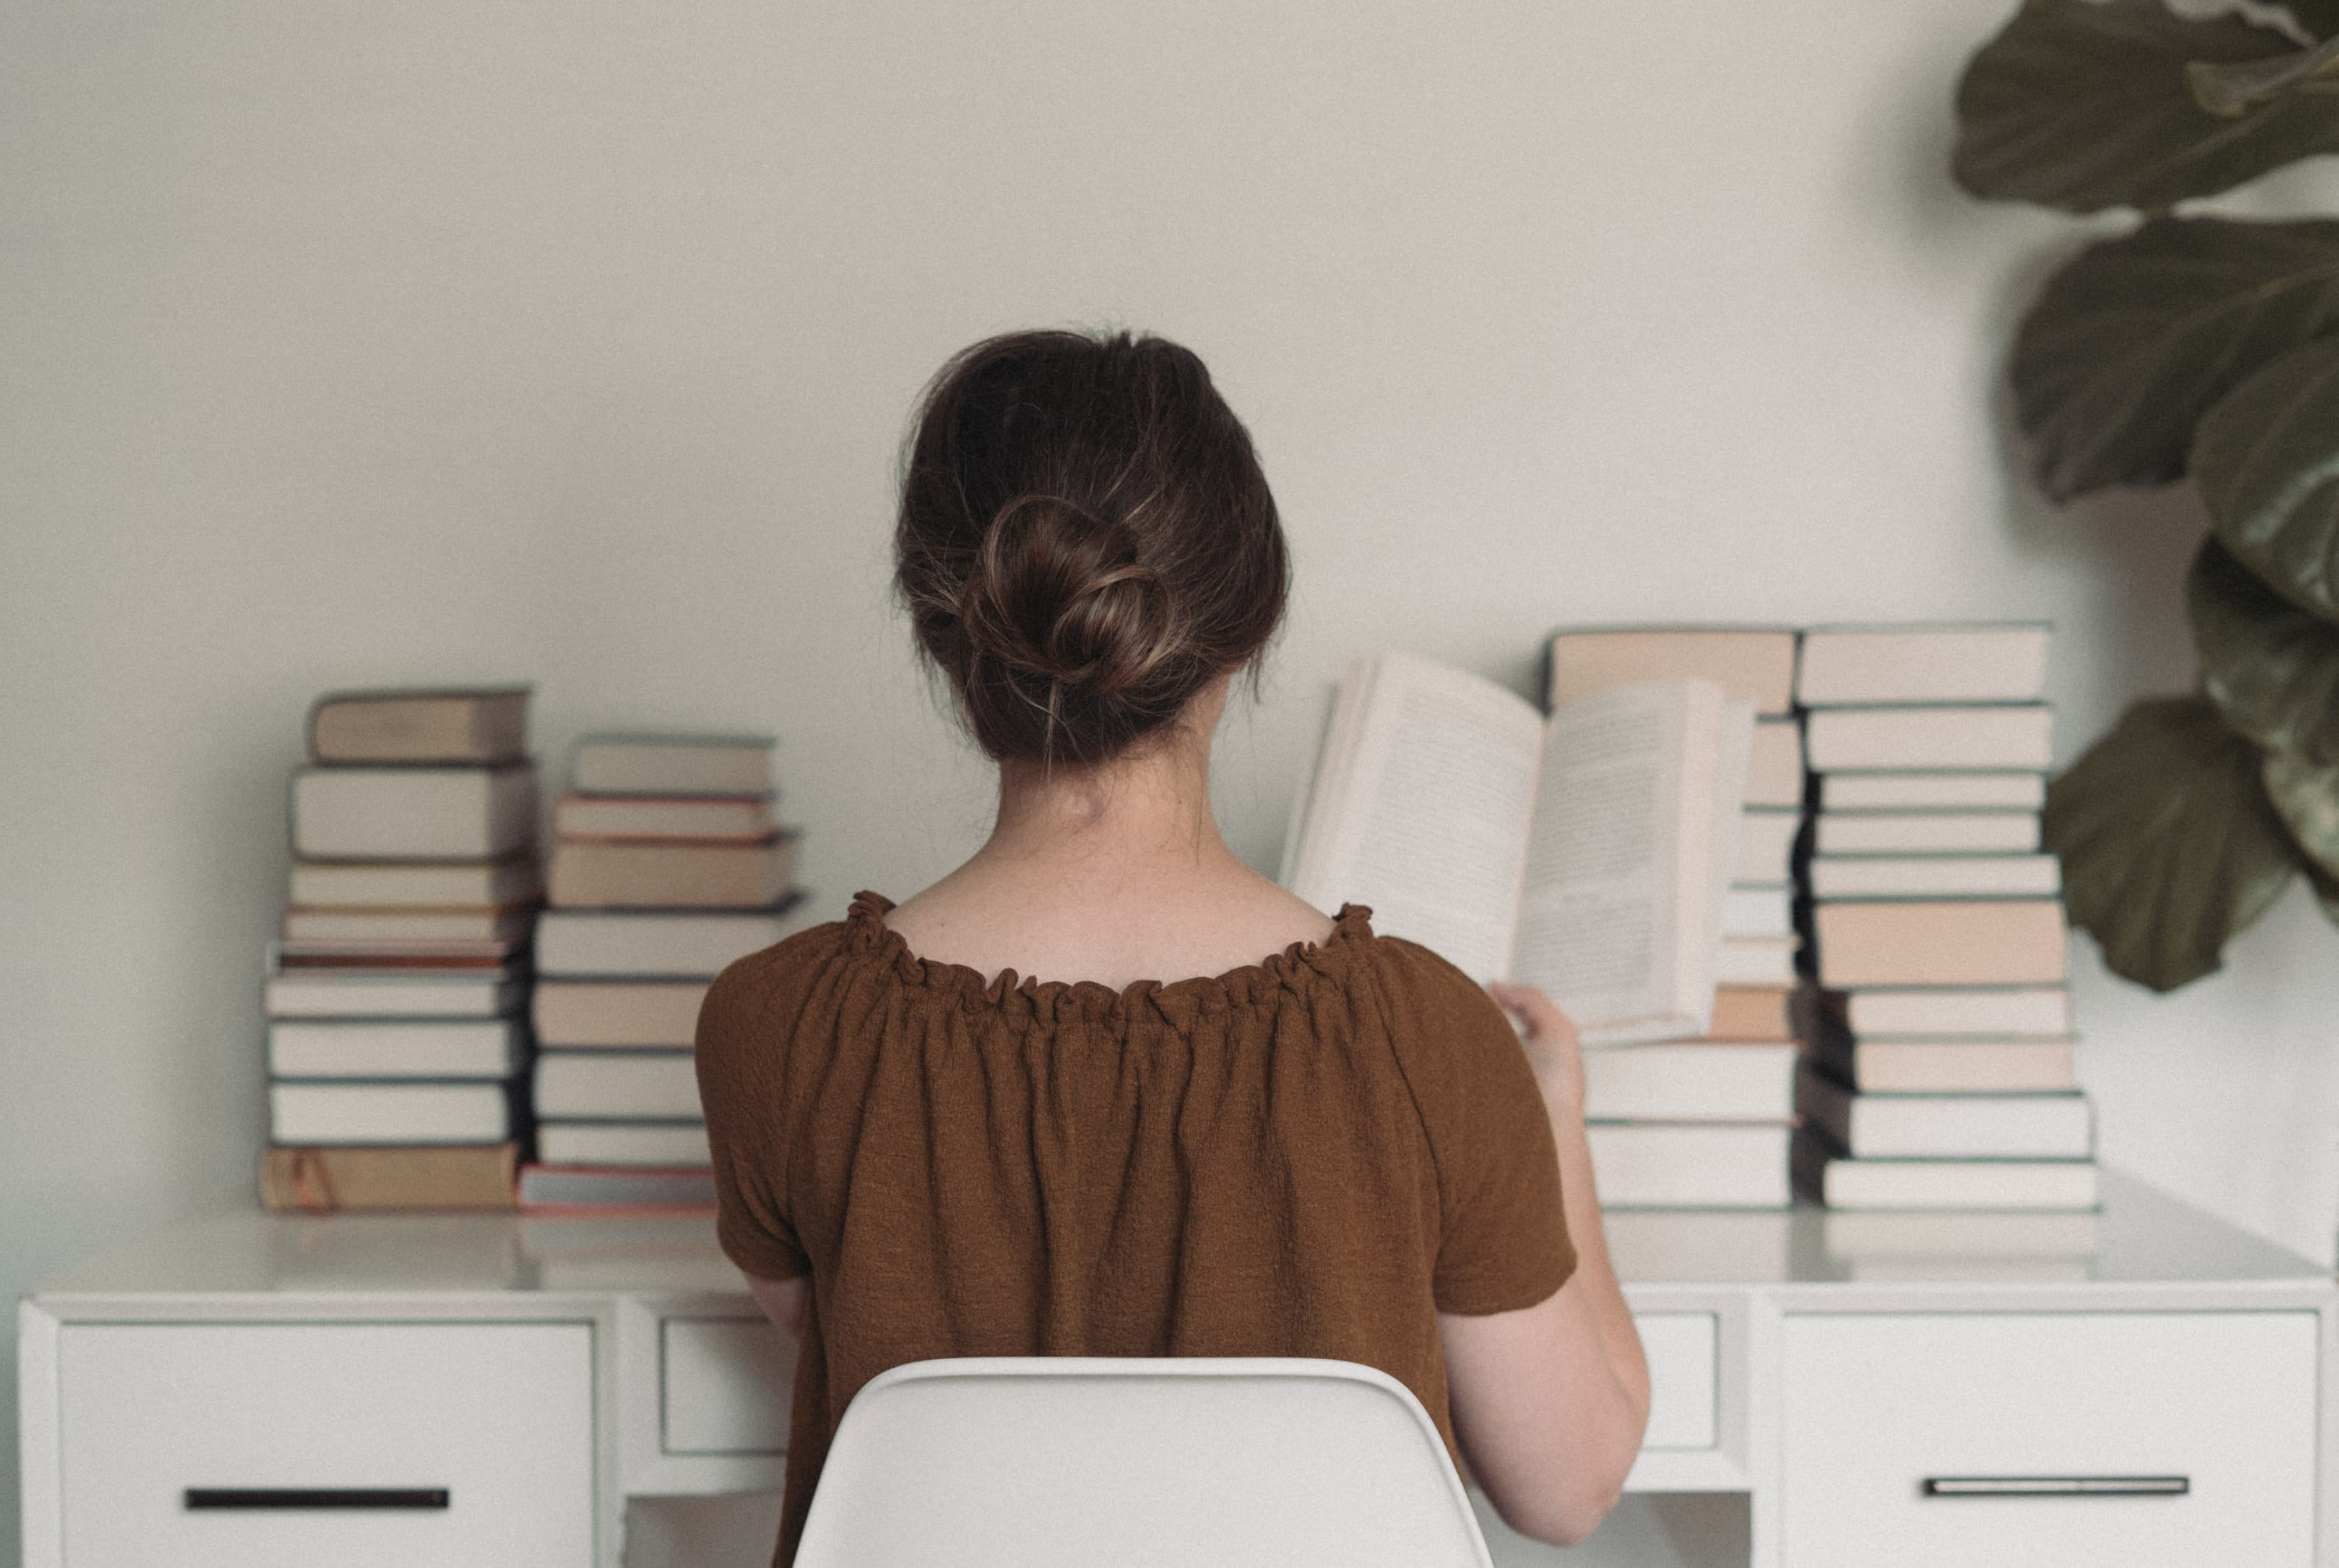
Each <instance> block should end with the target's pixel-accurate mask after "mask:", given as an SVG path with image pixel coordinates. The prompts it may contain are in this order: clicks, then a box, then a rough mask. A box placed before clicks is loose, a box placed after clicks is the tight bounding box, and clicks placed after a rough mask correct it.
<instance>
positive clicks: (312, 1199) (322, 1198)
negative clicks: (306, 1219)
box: [260, 1143, 519, 1214]
mask: <svg viewBox="0 0 2339 1568" xmlns="http://www.w3.org/2000/svg"><path fill="white" fill-rule="evenodd" d="M518 1166H519V1146H518V1145H517V1144H512V1143H498V1144H489V1145H485V1146H472V1147H461V1146H449V1147H425V1148H410V1149H407V1148H395V1147H384V1148H331V1149H317V1148H297V1147H286V1146H284V1145H281V1144H280V1145H276V1146H273V1147H271V1148H269V1149H262V1151H261V1155H260V1200H261V1202H262V1203H263V1204H265V1205H266V1206H267V1207H268V1208H272V1209H275V1210H277V1211H278V1212H279V1213H288V1214H332V1213H336V1212H338V1211H340V1210H343V1209H400V1208H501V1209H508V1208H513V1207H514V1206H515V1205H514V1202H513V1198H512V1192H513V1183H514V1181H515V1180H516V1178H517V1176H518Z"/></svg>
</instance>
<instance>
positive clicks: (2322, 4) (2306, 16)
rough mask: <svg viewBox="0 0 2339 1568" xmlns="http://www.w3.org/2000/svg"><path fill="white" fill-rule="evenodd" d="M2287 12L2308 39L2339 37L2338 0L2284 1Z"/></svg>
mask: <svg viewBox="0 0 2339 1568" xmlns="http://www.w3.org/2000/svg"><path fill="white" fill-rule="evenodd" d="M2283 9H2284V10H2285V11H2287V12H2289V13H2290V14H2291V16H2292V17H2293V18H2294V19H2295V21H2296V22H2297V23H2298V25H2299V26H2301V27H2303V28H2304V29H2305V31H2306V35H2307V36H2308V37H2310V38H2331V37H2339V0H2286V4H2285V5H2283Z"/></svg>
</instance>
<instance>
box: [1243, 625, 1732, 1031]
mask: <svg viewBox="0 0 2339 1568" xmlns="http://www.w3.org/2000/svg"><path fill="white" fill-rule="evenodd" d="M1753 716H1754V715H1753V711H1752V704H1750V703H1747V702H1744V701H1742V700H1733V699H1730V698H1726V697H1724V695H1722V688H1721V687H1720V686H1718V685H1715V684H1714V683H1712V682H1711V681H1705V680H1686V679H1685V680H1670V681H1655V682H1645V683H1642V684H1639V685H1623V686H1616V687H1613V688H1610V689H1608V690H1605V691H1603V692H1600V693H1599V694H1597V695H1593V696H1589V697H1585V698H1583V699H1581V700H1579V701H1577V702H1574V703H1570V704H1568V705H1566V706H1564V707H1563V708H1561V709H1559V710H1558V711H1557V712H1556V713H1554V714H1553V715H1551V716H1550V717H1549V718H1548V719H1546V718H1545V716H1544V715H1542V714H1540V713H1539V712H1537V711H1536V709H1535V706H1534V705H1532V704H1530V703H1528V702H1526V701H1525V700H1524V699H1523V698H1521V697H1519V696H1518V695H1516V694H1515V693H1513V692H1511V691H1509V690H1507V689H1505V688H1504V687H1502V686H1499V685H1495V683H1493V682H1492V681H1488V680H1484V679H1482V678H1480V677H1479V676H1474V675H1470V674H1467V673H1466V672H1464V671H1461V670H1457V669H1452V668H1449V667H1447V666H1443V665H1438V664H1434V663H1432V662H1430V661H1428V660H1426V659H1421V658H1416V657H1414V656H1410V655H1406V654H1399V653H1387V654H1382V655H1380V656H1377V657H1375V658H1369V659H1363V660H1359V661H1358V662H1357V664H1356V665H1354V666H1351V667H1350V669H1349V671H1348V675H1347V678H1346V679H1345V680H1344V681H1343V682H1342V683H1341V685H1340V691H1339V695H1338V697H1337V701H1336V702H1335V703H1334V705H1333V711H1332V717H1331V721H1330V724H1329V725H1328V726H1327V732H1326V735H1325V739H1324V745H1323V749H1322V752H1321V754H1320V755H1319V757H1318V763H1317V768H1316V774H1315V778H1314V780H1313V782H1312V784H1311V785H1310V787H1309V788H1308V790H1307V792H1306V793H1305V794H1304V796H1303V798H1302V799H1301V801H1299V802H1298V803H1296V804H1297V805H1298V819H1297V821H1296V822H1295V823H1294V826H1293V831H1292V833H1290V835H1289V838H1288V841H1287V844H1286V858H1285V865H1284V870H1283V876H1282V882H1283V883H1284V885H1285V886H1286V887H1288V888H1289V889H1291V890H1292V892H1296V893H1298V895H1299V896H1300V897H1301V898H1304V899H1306V900H1308V902H1311V903H1313V904H1315V905H1317V907H1318V908H1320V909H1327V910H1330V909H1337V907H1338V906H1339V905H1341V904H1342V903H1347V902H1354V903H1360V904H1367V905H1369V906H1370V907H1371V908H1372V910H1373V913H1374V926H1375V929H1376V930H1377V931H1379V932H1383V933H1384V934H1387V935H1391V936H1401V937H1406V938H1408V939H1410V940H1412V941H1415V942H1420V943H1421V944H1422V945H1424V946H1426V947H1428V948H1430V949H1432V950H1433V951H1435V952H1438V953H1440V954H1442V955H1443V956H1444V957H1445V958H1446V959H1447V960H1448V961H1449V962H1452V963H1454V964H1455V965H1456V967H1458V968H1460V969H1461V970H1462V971H1464V972H1466V973H1467V974H1469V975H1471V976H1472V977H1473V978H1475V979H1477V980H1480V981H1485V980H1490V979H1497V978H1505V977H1507V978H1510V979H1514V980H1517V981H1521V982H1523V983H1525V984H1530V985H1535V986H1540V987H1541V988H1543V989H1544V990H1545V991H1547V992H1548V993H1549V994H1550V995H1551V997H1552V998H1553V1000H1554V1001H1557V1002H1558V1003H1559V1005H1560V1006H1561V1007H1563V1008H1564V1009H1565V1010H1566V1011H1567V1012H1568V1014H1569V1016H1570V1017H1572V1018H1574V1020H1575V1021H1576V1024H1577V1026H1578V1027H1579V1028H1580V1029H1582V1031H1584V1038H1585V1039H1586V1040H1591V1041H1594V1042H1621V1041H1626V1040H1663V1039H1671V1038H1676V1037H1680V1036H1683V1035H1695V1034H1702V1033H1703V1032H1704V1031H1705V1029H1706V1026H1707V1023H1708V1021H1709V1019H1710V1017H1711V1015H1712V1007H1713V987H1714V965H1715V960H1716V955H1717V952H1718V948H1719V943H1720V940H1721V934H1722V896H1723V892H1724V889H1725V887H1726V886H1727V884H1728V883H1729V880H1730V870H1731V867H1732V863H1733V860H1734V854H1735V849H1736V845H1735V835H1736V833H1737V831H1738V819H1739V802H1740V800H1741V798H1742V796H1743V794H1744V792H1745V775H1746V762H1747V754H1748V750H1749V748H1750V746H1751V745H1752V732H1753Z"/></svg>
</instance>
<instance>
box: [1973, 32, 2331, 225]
mask: <svg viewBox="0 0 2339 1568" xmlns="http://www.w3.org/2000/svg"><path fill="white" fill-rule="evenodd" d="M2302 53H2303V51H2302V50H2301V49H2300V48H2299V46H2298V44H2295V42H2293V41H2292V40H2290V39H2289V38H2286V37H2285V36H2284V35H2282V34H2281V33H2280V32H2278V31H2276V30H2275V29H2274V28H2272V27H2264V26H2259V25H2255V24H2253V23H2250V22H2248V21H2246V20H2245V19H2243V18H2242V17H2241V16H2239V15H2231V14H2229V15H2221V16H2216V17H2213V18H2207V19H2196V18H2189V17H2183V16H2179V15H2176V13H2175V12H2172V11H2170V10H2169V9H2168V8H2167V6H2166V5H2164V4H2162V0H2025V4H2024V5H2023V7H2022V9H2021V10H2020V11H2018V12H2017V13H2016V14H2015V16H2014V19H2013V20H2012V21H2010V22H2008V24H2007V25H2006V26H2005V28H2004V29H2003V30H2002V31H2001V32H2000V33H1999V35H1998V36H1997V37H1995V38H1993V39H1991V40H1990V41H1989V43H1988V44H1984V45H1983V46H1982V48H1981V50H1980V52H1979V54H1976V55H1975V56H1974V57H1973V60H1972V62H1971V63H1970V64H1968V65H1967V67H1966V74H1965V76H1964V78H1963V79H1962V80H1961V81H1959V84H1958V126H1959V133H1958V144H1957V151H1956V153H1955V156H1954V158H1953V160H1952V167H1953V169H1954V171H1955V173H1956V174H1957V178H1958V182H1959V183H1960V184H1962V185H1963V186H1965V188H1966V189H1967V190H1969V191H1971V192H1973V193H1974V194H1976V195H1978V196H1989V197H1996V198H1999V199H2001V200H2007V201H2021V202H2038V203H2040V204H2041V205H2043V206H2048V207H2059V208H2061V209H2063V210H2064V211H2065V212H2100V211H2101V210H2102V209H2104V208H2106V207H2138V208H2143V209H2146V210H2147V211H2154V210H2159V209H2164V208H2166V207H2169V206H2172V205H2174V204H2175V203H2176V202H2181V201H2184V200H2186V198H2187V197H2192V196H2207V195H2212V194H2214V193H2215V192H2219V191H2225V190H2229V189H2231V188H2232V187H2234V186H2235V185H2238V184H2241V183H2242V182H2245V181H2247V180H2254V179H2255V178H2256V177H2257V176H2258V175H2260V174H2263V173H2265V172H2266V171H2267V170H2269V169H2276V168H2280V167H2281V166H2282V165H2283V164H2285V163H2292V162H2294V161H2295V160H2297V159H2300V158H2304V157H2308V156H2310V155H2312V154H2314V153H2328V152H2339V98H2333V97H2331V96H2328V95H2326V94H2322V93H2319V92H2315V91H2313V90H2312V87H2313V86H2314V84H2312V83H2309V84H2304V85H2305V89H2306V90H2301V89H2300V87H2298V86H2296V85H2294V86H2292V87H2290V88H2288V89H2286V90H2283V91H2279V92H2276V93H2275V94H2274V96H2272V97H2271V98H2269V99H2266V100H2264V101H2251V102H2246V103H2244V104H2241V105H2240V106H2239V111H2238V113H2213V112H2211V111H2210V110H2209V109H2206V108H2205V107H2203V106H2202V104H2201V103H2200V101H2199V100H2198V99H2197V98H2196V96H2195V87H2194V83H2193V82H2192V80H2191V79H2190V78H2189V77H2188V74H2187V71H2186V67H2187V66H2188V65H2191V64H2194V63H2196V62H2200V63H2203V64H2209V65H2213V66H2215V65H2232V64H2244V63H2252V62H2262V61H2267V60H2272V59H2277V58H2282V57H2285V56H2295V55H2297V54H2302Z"/></svg>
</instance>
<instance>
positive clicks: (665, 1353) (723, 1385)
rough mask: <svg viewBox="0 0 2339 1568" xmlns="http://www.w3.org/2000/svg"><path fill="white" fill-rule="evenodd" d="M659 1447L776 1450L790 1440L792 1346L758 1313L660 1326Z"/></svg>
mask: <svg viewBox="0 0 2339 1568" xmlns="http://www.w3.org/2000/svg"><path fill="white" fill-rule="evenodd" d="M658 1370H659V1378H660V1386H661V1388H662V1391H663V1401H662V1408H661V1410H660V1414H659V1420H658V1441H659V1446H660V1447H661V1448H663V1449H664V1451H665V1452H666V1453H668V1454H673V1455H696V1454H706V1455H776V1454H782V1453H785V1452H786V1450H787V1445H788V1407H789V1405H790V1403H791V1400H792V1397H793V1395H794V1377H795V1354H794V1347H793V1346H790V1345H789V1344H788V1342H787V1340H786V1339H785V1337H784V1336H782V1335H781V1334H780V1331H779V1330H778V1329H776V1328H774V1327H773V1326H771V1325H770V1324H769V1323H767V1322H765V1320H764V1319H762V1318H760V1317H668V1318H665V1319H663V1320H661V1321H660V1322H659V1324H658Z"/></svg>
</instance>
